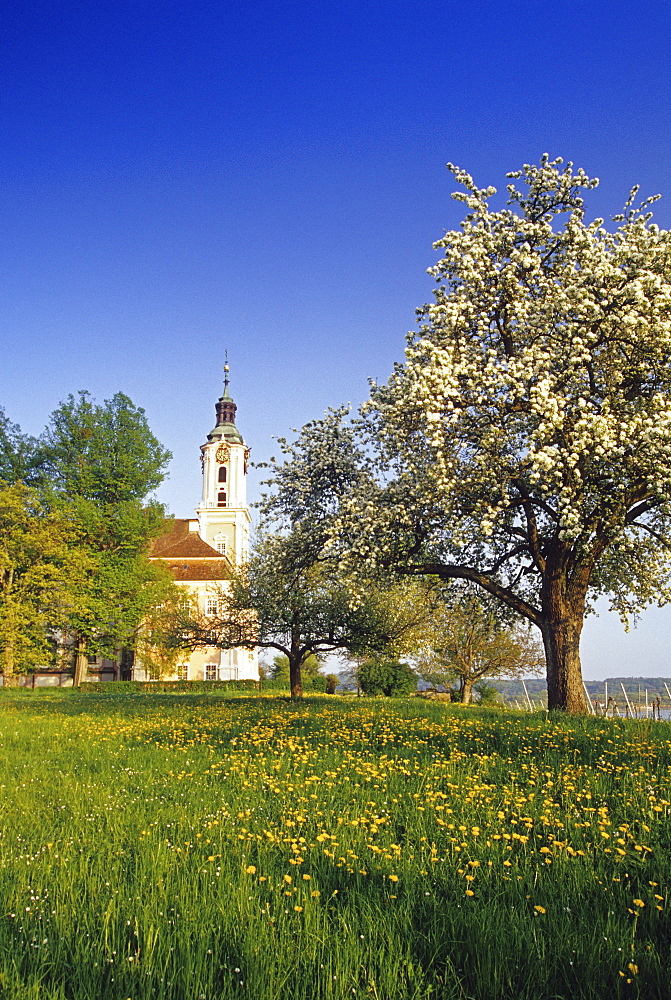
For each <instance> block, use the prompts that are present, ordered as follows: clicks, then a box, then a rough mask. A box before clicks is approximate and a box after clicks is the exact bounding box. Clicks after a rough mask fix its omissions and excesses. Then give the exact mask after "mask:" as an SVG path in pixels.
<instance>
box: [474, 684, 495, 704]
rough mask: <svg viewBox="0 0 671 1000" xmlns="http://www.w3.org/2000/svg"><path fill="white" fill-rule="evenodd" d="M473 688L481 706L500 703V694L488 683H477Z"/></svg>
mask: <svg viewBox="0 0 671 1000" xmlns="http://www.w3.org/2000/svg"><path fill="white" fill-rule="evenodd" d="M473 687H474V690H475V691H477V692H478V694H479V695H480V704H481V705H496V704H499V703H500V702H501V693H500V691H499V689H498V688H497V687H495V686H494V685H493V684H490V683H489V681H486V680H481V681H478V683H477V684H475V685H474V686H473Z"/></svg>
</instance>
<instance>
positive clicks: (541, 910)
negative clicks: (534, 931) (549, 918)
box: [534, 906, 546, 913]
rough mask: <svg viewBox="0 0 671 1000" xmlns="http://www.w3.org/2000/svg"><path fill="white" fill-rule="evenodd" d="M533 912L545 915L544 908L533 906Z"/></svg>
mask: <svg viewBox="0 0 671 1000" xmlns="http://www.w3.org/2000/svg"><path fill="white" fill-rule="evenodd" d="M534 910H535V911H536V913H545V912H546V910H545V907H544V906H534Z"/></svg>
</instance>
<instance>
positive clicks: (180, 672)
mask: <svg viewBox="0 0 671 1000" xmlns="http://www.w3.org/2000/svg"><path fill="white" fill-rule="evenodd" d="M188 679H189V664H188V663H180V664H179V666H178V667H177V680H178V681H188Z"/></svg>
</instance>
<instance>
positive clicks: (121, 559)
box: [42, 392, 174, 683]
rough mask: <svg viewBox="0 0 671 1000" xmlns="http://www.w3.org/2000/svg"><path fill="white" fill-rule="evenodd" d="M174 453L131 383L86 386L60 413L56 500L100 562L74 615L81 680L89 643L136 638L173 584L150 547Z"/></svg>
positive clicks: (45, 465) (52, 455) (50, 468)
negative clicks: (155, 494)
mask: <svg viewBox="0 0 671 1000" xmlns="http://www.w3.org/2000/svg"><path fill="white" fill-rule="evenodd" d="M169 458H170V454H169V452H167V451H166V450H165V449H164V448H163V447H162V446H161V445H160V444H159V442H158V441H157V439H156V438H155V437H154V435H153V434H152V433H151V431H150V429H149V427H148V424H147V420H146V417H145V414H144V411H143V410H142V409H140V408H139V407H135V406H134V405H133V403H132V402H131V400H130V399H128V397H127V396H124V395H123V394H122V393H117V394H116V395H115V396H113V397H112V399H110V400H106V401H105V402H104V403H103V404H97V403H96V402H95V401H94V400H93V399H92V398H91V397H90V395H89V394H88V393H86V392H81V393H79V395H78V397H74V396H69V397H68V399H67V400H66V401H65V402H64V403H62V404H61V405H60V406H59V407H58V408H57V409H56V410H55V411H54V413H53V414H52V417H51V422H50V424H49V426H48V428H47V431H46V434H45V437H44V442H43V459H42V469H43V472H44V474H45V475H46V476H47V477H48V480H49V482H50V485H51V494H50V502H51V504H52V506H53V509H54V510H62V511H67V513H68V516H70V517H72V518H73V519H74V520H75V521H76V523H77V525H78V527H79V538H78V542H77V544H78V546H79V547H80V548H81V549H82V550H83V551H84V552H85V553H86V556H87V559H88V560H89V563H90V565H91V566H92V569H91V572H90V573H89V575H88V578H87V581H86V585H85V586H84V587H82V589H81V591H80V594H79V600H78V602H77V606H76V607H75V608H74V609H73V612H72V615H71V619H70V625H71V628H72V630H73V631H74V632H75V634H76V637H77V642H76V645H77V658H76V668H75V683H80V682H81V681H82V680H83V679H84V677H85V674H86V669H87V659H86V657H87V653H90V652H103V653H107V654H108V655H114V654H115V652H116V651H117V650H118V649H119V648H120V647H122V646H127V647H134V646H135V645H136V643H137V641H138V636H139V634H140V629H141V624H142V622H143V621H144V619H145V617H146V616H147V615H148V614H149V613H150V612H151V610H152V609H153V608H155V607H157V606H158V605H160V604H161V603H163V602H164V601H165V600H166V599H168V597H169V596H170V595H171V594H172V589H173V587H174V584H173V583H172V581H171V579H170V577H169V575H168V574H167V573H166V572H165V570H164V569H163V568H162V567H160V566H157V565H156V564H152V563H150V562H149V559H148V557H147V551H148V547H149V543H150V541H151V539H152V538H154V537H156V536H157V535H158V534H159V533H160V531H161V530H162V527H163V521H164V510H163V508H162V506H161V505H160V504H159V503H157V502H156V501H154V500H152V499H150V494H151V492H152V491H153V490H154V489H155V488H156V487H157V486H158V485H159V484H160V482H161V481H162V478H163V475H164V469H165V466H166V464H167V462H168V460H169Z"/></svg>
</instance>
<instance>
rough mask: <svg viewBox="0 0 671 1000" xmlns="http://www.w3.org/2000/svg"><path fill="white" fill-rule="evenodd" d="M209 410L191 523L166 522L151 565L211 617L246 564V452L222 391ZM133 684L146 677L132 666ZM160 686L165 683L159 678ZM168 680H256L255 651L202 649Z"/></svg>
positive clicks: (233, 410) (228, 398)
mask: <svg viewBox="0 0 671 1000" xmlns="http://www.w3.org/2000/svg"><path fill="white" fill-rule="evenodd" d="M228 372H229V367H228V364H226V365H225V367H224V374H225V378H224V392H223V395H222V396H221V397H220V398H219V400H218V401H217V403H216V404H215V411H216V415H217V422H216V426H215V427H214V428H213V429H212V430H211V431H210V433H209V434H208V435H207V441H206V442H205V444H203V445H201V448H200V451H201V466H202V476H203V487H202V494H201V500H200V504H199V506H198V508H197V509H196V517H195V518H190V519H177V518H175V519H174V520H171V521H170V522H168V523H169V527H170V530H169V531H168V532H167V533H166V534H165V535H163V536H161V537H160V538H158V539H157V540H156V542H155V543H154V546H153V548H152V553H151V558H152V560H157V561H158V560H160V561H161V562H163V563H165V565H166V566H167V568H168V569H169V570H170V572H171V574H172V575H173V577H174V578H175V582H176V583H177V584H178V586H180V587H184V588H185V590H187V591H188V592H189V594H190V595H192V597H193V598H195V600H196V601H197V602H198V607H199V610H201V611H203V612H205V613H206V614H216V612H217V594H218V593H219V592H220V591H221V589H222V588H223V587H225V586H226V581H227V580H229V579H230V575H231V572H232V570H233V568H234V567H235V566H239V565H240V564H241V563H244V562H245V560H246V559H247V554H248V550H249V525H250V521H251V518H250V516H249V508H248V507H247V466H248V461H249V448H248V447H247V445H246V444H245V442H244V440H243V438H242V435H241V434H240V431H239V430H238V428H237V427H236V426H235V414H236V410H237V407H236V405H235V403H234V402H233V400H232V399H231V396H230V394H229V391H228V384H229V380H228ZM132 676H133V679H134V680H150V679H151V677H150V676H149V675H148V673H147V672H146V671H145V670H144V669H143V667H142V666H141V664H139V663H136V664H135V667H134V669H133V671H132ZM165 679H166V680H168V679H171V678H165ZM172 679H175V680H190V681H203V680H205V681H215V680H224V681H226V680H255V681H257V680H258V679H259V663H258V653H257V652H256V650H247V649H230V650H220V649H216V648H213V647H206V648H204V649H200V650H197V651H196V652H194V653H191V654H188V653H187V654H186V655H185V658H184V659H183V660H182V661H181V663H180V664H179V666H178V667H177V672H176V674H175V675H174V677H173V678H172Z"/></svg>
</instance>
